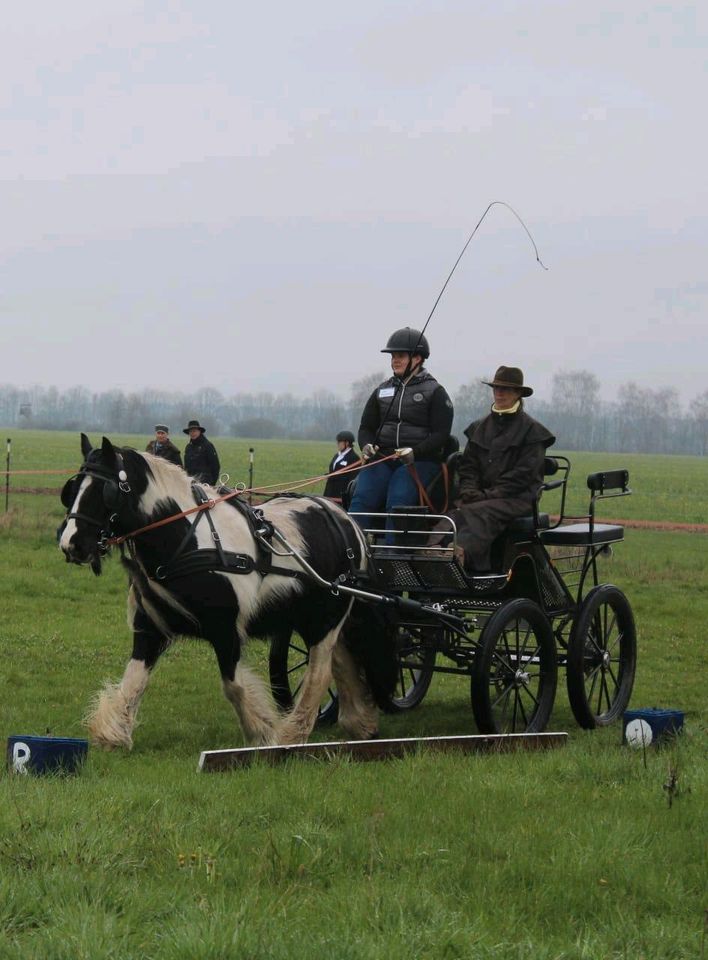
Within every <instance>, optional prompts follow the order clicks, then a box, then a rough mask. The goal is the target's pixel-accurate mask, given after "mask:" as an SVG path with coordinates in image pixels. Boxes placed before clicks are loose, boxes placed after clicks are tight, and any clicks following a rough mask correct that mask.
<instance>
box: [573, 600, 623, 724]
mask: <svg viewBox="0 0 708 960" xmlns="http://www.w3.org/2000/svg"><path fill="white" fill-rule="evenodd" d="M636 662H637V639H636V631H635V627H634V617H633V616H632V608H631V607H630V605H629V601H628V600H627V598H626V597H625V595H624V594H623V593H622V591H621V590H618V588H617V587H615V586H613V585H612V584H601V585H600V586H598V587H596V588H595V590H593V591H592V592H591V593H589V594H588V595H587V597H586V598H585V600H584V601H583V603H582V606H581V608H580V610H579V612H578V615H577V618H576V623H575V625H574V627H573V631H572V633H571V637H570V643H569V646H568V664H567V670H568V677H567V680H568V696H569V699H570V705H571V707H572V709H573V713H574V714H575V718H576V720H577V721H578V723H579V724H580V725H581V726H582V727H585V728H586V729H588V730H591V729H593V727H595V726H607V725H608V724H610V723H612V722H613V721H614V720H616V719H617V717H619V716H620V715H621V713H622V711H623V710H624V709H625V707H626V706H627V704H628V703H629V698H630V696H631V694H632V687H633V685H634V671H635V669H636Z"/></svg>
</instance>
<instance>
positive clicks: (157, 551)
mask: <svg viewBox="0 0 708 960" xmlns="http://www.w3.org/2000/svg"><path fill="white" fill-rule="evenodd" d="M81 450H82V454H83V457H84V462H83V465H82V467H81V469H80V471H79V473H78V474H77V475H76V476H75V477H73V478H71V479H70V480H69V481H67V483H66V485H65V487H64V490H63V491H62V502H63V503H64V505H65V506H66V508H67V517H66V521H65V526H64V529H63V532H62V534H61V537H60V547H61V550H62V551H63V552H64V555H65V557H66V560H67V562H69V563H77V564H90V566H91V569H92V570H93V572H94V573H95V574H97V575H98V574H100V572H101V562H102V557H103V555H104V554H105V553H106V549H107V541H109V540H110V539H114V538H116V537H120V536H125V535H126V534H135V535H134V536H128V537H127V539H126V541H125V543H124V544H123V545H122V546H121V556H122V562H123V564H124V566H125V567H126V569H127V571H128V575H129V591H128V620H129V624H130V626H131V628H132V631H133V650H132V655H131V658H130V660H129V661H128V664H127V666H126V668H125V672H124V674H123V677H122V679H121V681H120V683H118V684H108V685H106V687H105V688H104V689H103V691H102V692H101V693H100V695H99V696H98V698H97V701H96V704H95V706H94V708H93V712H92V714H91V716H90V717H89V720H88V725H89V730H90V733H91V737H92V740H93V741H94V742H95V743H97V744H99V745H102V746H106V747H115V746H123V747H126V748H128V749H130V748H131V747H132V735H133V727H134V724H135V719H136V714H137V712H138V707H139V705H140V702H141V699H142V697H143V694H144V693H145V689H146V687H147V685H148V681H149V678H150V673H151V671H152V670H153V668H154V666H155V664H156V663H157V661H158V659H159V657H160V655H161V654H162V653H163V652H164V651H165V650H166V649H167V647H169V646H170V644H171V643H172V642H173V640H175V638H177V637H178V636H180V635H189V636H197V637H201V638H203V639H205V640H206V641H208V642H209V643H210V644H211V645H212V647H213V649H214V652H215V654H216V658H217V661H218V665H219V670H220V672H221V679H222V684H223V690H224V694H225V695H226V698H227V699H228V700H229V701H230V702H231V703H232V705H233V707H234V709H235V711H236V714H237V716H238V719H239V721H240V724H241V728H242V730H243V734H244V737H245V739H246V740H247V742H249V743H252V744H255V745H266V744H278V743H280V744H288V743H301V742H304V741H305V740H306V739H307V737H308V735H309V734H310V732H311V731H312V728H313V726H314V723H315V721H316V718H317V713H318V709H319V705H320V703H321V701H322V699H323V696H324V694H325V692H326V690H327V687H328V684H329V683H330V682H331V679H332V677H333V678H334V681H335V683H336V686H337V691H338V695H339V722H340V724H341V725H342V726H343V727H344V728H345V730H346V731H347V733H348V734H349V735H351V736H352V737H355V738H357V739H368V738H371V737H374V736H376V735H377V728H378V709H377V707H379V706H380V707H385V706H386V704H387V703H388V702H389V698H390V695H391V693H392V690H393V687H394V684H395V677H396V665H395V657H394V651H393V646H392V645H391V643H390V641H389V640H388V639H387V637H386V631H383V632H379V631H376V630H372V629H371V626H370V624H367V623H366V620H367V618H368V616H369V613H368V610H369V607H368V605H367V604H360V603H357V604H356V608H357V613H356V616H350V611H351V607H352V598H351V596H348V595H344V594H343V593H340V592H338V591H337V589H336V586H335V587H333V588H332V589H326V588H325V589H323V586H322V581H327V583H329V584H333V583H336V581H337V580H338V578H342V579H341V582H342V583H343V582H344V581H345V580H349V582H352V581H353V580H355V578H356V576H357V575H358V574H359V573H361V572H362V571H363V570H364V569H365V567H366V562H367V551H366V544H365V542H364V540H363V537H362V534H361V532H360V530H359V528H358V526H357V525H356V524H355V523H353V522H352V521H351V520H350V519H349V517H348V516H347V515H346V513H344V511H342V510H341V509H340V508H339V507H338V506H336V505H335V504H333V503H331V502H330V501H327V500H324V499H321V498H318V497H293V496H276V497H274V498H273V499H271V500H269V501H268V502H267V503H265V504H263V505H262V507H261V508H259V509H258V510H253V509H251V508H249V507H248V505H247V504H246V503H245V502H244V500H243V498H240V497H234V498H231V499H228V500H219V497H220V491H219V490H217V489H215V488H213V487H210V486H209V485H207V484H201V483H197V482H196V481H194V480H193V479H192V478H190V477H189V476H188V475H187V474H186V473H185V472H184V471H183V470H182V469H181V468H180V467H176V466H174V465H172V464H170V463H167V462H166V461H165V460H162V459H160V458H157V457H154V456H151V455H150V454H146V453H139V452H137V451H135V450H131V449H129V448H117V447H114V446H113V445H112V443H111V442H110V440H108V439H107V438H105V437H104V438H103V443H102V446H101V447H100V448H97V449H95V450H94V449H92V447H91V443H90V441H89V440H88V438H87V437H86V435H85V434H82V435H81ZM221 492H224V491H221ZM213 501H217V502H216V503H214V502H213ZM200 503H205V504H207V505H208V508H207V509H204V510H202V511H197V512H191V513H189V514H188V515H187V516H183V517H180V518H179V519H177V520H174V521H172V522H168V523H166V524H164V525H161V526H157V527H155V528H153V529H150V530H140V528H143V527H146V526H148V525H150V524H153V523H155V522H157V521H159V520H163V519H166V518H168V517H174V516H175V515H176V514H181V513H182V512H184V511H190V510H191V511H194V508H195V504H196V505H198V504H200ZM136 531H139V532H137V533H136ZM283 544H285V546H284V545H283ZM295 554H299V555H300V557H301V558H302V559H303V560H304V561H305V564H309V565H310V567H311V569H312V570H313V571H315V573H316V574H317V575H318V576H319V577H320V578H321V580H320V581H319V582H318V581H317V580H316V579H315V578H314V577H312V576H309V575H308V574H307V572H306V566H305V568H303V564H301V563H299V562H298V559H297V557H296V556H295ZM347 620H349V623H348V625H347V629H346V630H343V627H344V625H345V623H346V622H347ZM292 630H295V631H297V632H298V633H299V634H300V636H301V637H302V639H303V641H304V643H305V644H306V646H307V649H308V651H309V662H308V665H307V669H306V671H305V676H304V679H303V682H302V685H301V687H300V690H299V693H298V696H297V698H296V700H295V703H294V704H293V706H292V709H291V710H289V711H288V712H287V713H285V714H283V713H282V712H280V711H279V710H278V708H277V707H276V705H275V702H274V700H273V697H272V695H271V693H270V690H269V689H268V687H267V685H266V684H265V683H264V682H263V681H262V680H261V679H260V678H259V677H258V676H257V675H256V674H255V673H253V672H251V671H249V670H248V669H247V668H246V667H245V666H244V665H243V664H242V663H241V660H240V657H241V648H242V645H243V643H244V641H246V640H247V639H248V638H250V637H251V636H257V637H263V638H274V637H280V638H281V639H282V637H283V634H284V633H285V635H286V636H289V635H290V632H291V631H292Z"/></svg>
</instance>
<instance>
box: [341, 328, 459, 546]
mask: <svg viewBox="0 0 708 960" xmlns="http://www.w3.org/2000/svg"><path fill="white" fill-rule="evenodd" d="M381 353H390V354H391V370H392V371H393V376H392V377H389V379H388V380H384V382H383V383H382V384H380V386H378V387H377V388H376V389H375V390H374V392H373V393H372V394H371V396H370V397H369V399H368V400H367V402H366V406H365V407H364V412H363V414H362V417H361V424H360V426H359V446H360V447H361V456H362V459H363V460H364V461H369V462H372V461H374V466H372V467H369V468H368V469H366V470H362V471H361V473H360V474H359V476H358V479H357V482H356V489H355V492H354V496H353V497H352V502H351V505H350V507H349V509H350V511H351V512H352V513H360V514H368V513H377V512H380V511H386V512H387V513H388V512H390V511H391V510H392V508H393V507H397V506H411V505H413V504H417V503H418V499H419V494H418V487H417V485H416V481H415V478H414V475H413V472H412V471H411V470H409V469H408V465H411V464H412V465H414V470H415V473H416V474H417V477H418V479H419V480H420V482H421V484H422V485H423V486H424V487H426V486H427V485H428V484H429V483H430V482H431V480H433V479H434V477H435V476H436V474H437V473H438V472H439V470H440V464H441V461H442V459H443V456H444V450H445V444H446V442H447V440H448V438H449V436H450V429H451V427H452V416H453V411H452V401H451V400H450V398H449V397H448V395H447V391H446V390H445V388H444V387H442V386H441V385H440V384H439V383H438V382H437V380H436V379H435V378H434V377H433V376H432V375H431V374H429V373H428V371H427V370H426V369H425V367H424V366H423V363H424V361H425V360H427V358H428V357H429V356H430V349H429V347H428V341H427V340H426V338H425V337H424V336H423V334H422V333H420V332H419V331H418V330H413V329H412V328H411V327H404V328H403V329H401V330H396V331H395V333H392V334H391V336H390V337H389V340H388V343H387V344H386V346H385V347H384V349H383V350H382V351H381ZM408 448H409V449H408ZM396 450H405V451H406V452H405V453H402V455H401V456H400V457H399V458H398V459H395V460H386V461H385V462H382V463H376V462H375V461H376V460H378V459H380V458H381V457H384V456H387V455H389V454H391V453H394V451H396ZM356 519H357V520H358V522H359V523H360V524H361V526H364V527H365V526H368V519H367V517H366V516H360V517H357V518H356ZM387 539H389V542H393V540H392V539H391V538H387Z"/></svg>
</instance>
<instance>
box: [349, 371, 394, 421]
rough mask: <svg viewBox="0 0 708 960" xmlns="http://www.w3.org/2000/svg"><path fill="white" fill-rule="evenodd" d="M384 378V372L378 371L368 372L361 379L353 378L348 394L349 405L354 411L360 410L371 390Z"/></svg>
mask: <svg viewBox="0 0 708 960" xmlns="http://www.w3.org/2000/svg"><path fill="white" fill-rule="evenodd" d="M385 379H386V374H385V373H383V372H379V373H369V374H367V375H366V376H365V377H362V378H361V380H355V381H354V383H353V384H352V385H351V390H350V394H349V397H350V399H349V405H350V407H351V408H352V410H354V411H357V410H358V411H359V413H361V411H362V410H363V409H364V406H365V405H366V401H367V400H368V399H369V397H370V396H371V394H372V392H373V391H374V390H375V389H376V388H377V387H378V385H379V384H380V383H381V382H382V381H383V380H385Z"/></svg>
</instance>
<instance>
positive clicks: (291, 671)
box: [268, 633, 339, 726]
mask: <svg viewBox="0 0 708 960" xmlns="http://www.w3.org/2000/svg"><path fill="white" fill-rule="evenodd" d="M309 659H310V658H309V655H308V652H307V647H306V646H305V643H304V642H303V641H302V640H301V639H300V637H296V638H293V636H292V634H290V633H282V634H278V635H276V636H274V637H273V639H272V640H271V645H270V654H269V656H268V673H269V676H270V687H271V690H272V692H273V699H274V700H275V702H276V703H277V704H278V706H279V707H280V709H281V710H289V709H290V708H291V707H292V706H293V704H294V702H295V698H296V696H297V693H298V690H299V689H300V686H301V684H302V681H303V678H304V676H305V669H306V668H307V664H308V662H309ZM338 712H339V701H338V699H337V691H336V688H335V686H334V684H330V686H329V688H328V690H327V693H326V694H325V697H324V699H323V700H322V703H321V704H320V709H319V712H318V714H317V723H318V724H323V725H325V726H329V725H330V724H333V723H336V722H337V714H338Z"/></svg>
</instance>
